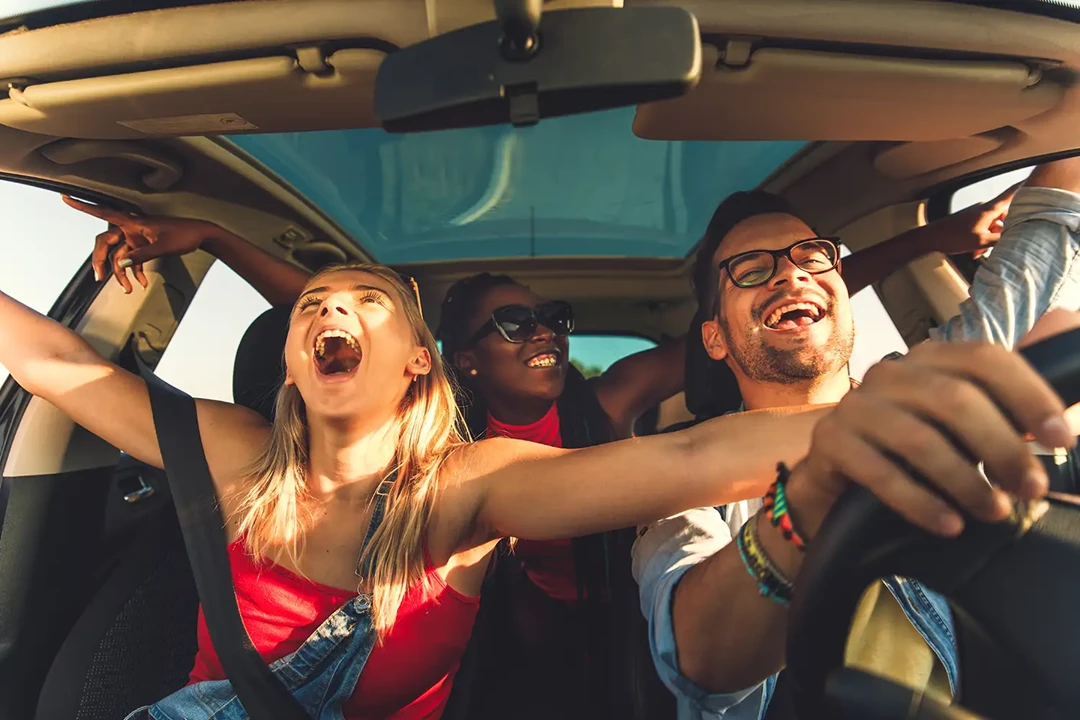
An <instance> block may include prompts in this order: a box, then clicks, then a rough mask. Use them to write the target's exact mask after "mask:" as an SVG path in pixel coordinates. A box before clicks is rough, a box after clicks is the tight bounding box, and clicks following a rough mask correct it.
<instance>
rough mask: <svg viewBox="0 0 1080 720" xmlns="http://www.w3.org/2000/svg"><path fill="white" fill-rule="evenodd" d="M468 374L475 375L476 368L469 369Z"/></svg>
mask: <svg viewBox="0 0 1080 720" xmlns="http://www.w3.org/2000/svg"><path fill="white" fill-rule="evenodd" d="M469 374H470V375H472V376H473V377H476V368H472V369H471V370H469Z"/></svg>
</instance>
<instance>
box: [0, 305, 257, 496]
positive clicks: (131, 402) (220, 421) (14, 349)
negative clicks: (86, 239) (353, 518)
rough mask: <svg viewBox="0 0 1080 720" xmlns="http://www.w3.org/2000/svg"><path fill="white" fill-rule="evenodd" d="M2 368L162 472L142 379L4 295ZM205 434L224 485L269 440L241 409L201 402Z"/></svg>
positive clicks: (250, 414)
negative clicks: (263, 440)
mask: <svg viewBox="0 0 1080 720" xmlns="http://www.w3.org/2000/svg"><path fill="white" fill-rule="evenodd" d="M0 365H3V366H4V367H6V368H7V369H8V371H9V372H10V373H11V375H12V377H14V378H15V380H16V381H17V382H18V383H19V384H20V385H22V387H23V388H25V389H26V390H27V391H28V392H30V393H32V394H34V395H37V396H39V397H41V398H43V399H45V400H47V401H49V402H50V403H52V404H53V405H55V406H56V407H58V408H59V409H60V410H61V411H63V412H64V413H65V414H67V415H68V416H70V417H71V418H72V419H73V420H74V421H75V422H77V423H78V424H79V425H82V426H83V427H84V428H86V429H87V430H89V431H90V432H92V433H94V434H95V435H97V436H99V437H101V438H103V439H104V440H106V441H107V442H109V443H110V444H112V445H114V446H116V447H117V448H119V449H121V450H123V451H124V452H126V453H128V454H129V455H132V456H133V457H136V458H138V459H139V460H142V461H143V462H145V463H147V464H149V465H153V466H155V467H161V466H162V461H161V451H160V449H159V448H158V442H157V436H156V434H155V431H154V420H153V415H152V413H151V410H150V396H149V393H148V391H147V389H146V383H145V382H143V380H142V379H141V378H139V377H137V376H135V375H132V374H131V373H129V372H127V371H126V370H124V369H123V368H121V367H119V366H117V365H115V364H113V363H111V362H109V361H108V360H106V359H105V358H103V357H101V355H99V354H98V353H97V352H96V351H95V350H94V349H93V348H92V347H90V345H89V344H88V343H87V342H86V341H85V340H83V339H82V338H81V337H79V336H78V335H77V334H76V333H74V332H72V331H71V330H69V329H68V328H66V327H64V326H62V325H60V324H59V323H57V322H55V321H53V320H51V319H49V318H47V317H45V316H43V315H41V314H39V313H37V312H35V311H34V310H31V309H30V308H28V307H26V306H25V305H23V304H22V303H20V302H18V301H16V300H15V299H13V298H11V297H9V296H8V295H5V294H4V293H2V292H0ZM197 407H198V413H199V424H200V431H201V433H202V437H203V443H204V445H205V450H206V456H207V460H208V462H209V464H210V469H211V471H212V472H213V474H214V478H215V481H216V482H218V484H219V486H218V490H219V492H220V491H221V490H222V489H223V488H222V483H226V482H227V481H229V480H231V479H232V477H233V476H234V475H235V474H236V472H237V471H238V470H239V469H240V468H241V467H242V466H243V463H245V462H247V461H248V460H249V459H250V457H252V456H253V451H252V450H249V448H253V447H255V448H257V447H258V444H259V443H260V442H261V440H262V438H263V437H265V433H266V426H265V423H264V422H263V421H262V420H261V418H259V417H258V416H257V415H256V414H255V413H253V412H251V411H249V410H247V409H245V408H240V407H237V406H234V405H228V404H226V403H217V402H212V401H207V400H200V401H197Z"/></svg>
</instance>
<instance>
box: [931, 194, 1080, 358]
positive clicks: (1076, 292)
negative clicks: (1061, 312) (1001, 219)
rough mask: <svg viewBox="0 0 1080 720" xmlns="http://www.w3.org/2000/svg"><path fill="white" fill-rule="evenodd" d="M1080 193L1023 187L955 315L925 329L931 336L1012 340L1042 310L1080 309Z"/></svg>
mask: <svg viewBox="0 0 1080 720" xmlns="http://www.w3.org/2000/svg"><path fill="white" fill-rule="evenodd" d="M1078 254H1080V195H1077V194H1076V193H1074V192H1070V191H1068V190H1057V189H1054V188H1046V187H1024V188H1021V189H1020V191H1019V192H1017V193H1016V197H1015V198H1013V201H1012V206H1011V207H1010V209H1009V215H1008V217H1007V218H1006V220H1005V230H1004V232H1003V233H1002V235H1001V240H1000V242H998V244H997V247H995V248H994V251H993V252H992V253H991V254H990V257H989V258H987V260H986V262H984V263H983V264H982V265H981V266H980V267H979V270H978V271H977V272H976V273H975V280H974V282H972V284H971V290H970V297H969V298H968V299H967V300H965V301H964V302H963V303H962V304H961V305H960V314H959V315H957V316H956V317H954V318H952V319H950V320H949V321H948V322H947V323H946V324H945V325H943V326H942V327H939V328H934V329H933V330H931V331H930V338H931V339H932V340H946V341H957V340H983V341H988V342H992V343H996V344H1000V345H1004V346H1005V347H1008V348H1012V347H1015V345H1016V343H1017V342H1018V341H1019V340H1020V338H1021V337H1023V336H1024V335H1025V334H1026V333H1027V332H1028V331H1029V330H1031V328H1032V327H1033V326H1034V325H1035V322H1036V321H1037V320H1038V319H1039V318H1040V317H1042V316H1043V314H1044V313H1046V311H1047V310H1052V309H1055V308H1065V309H1068V310H1078V309H1080V261H1078V260H1080V258H1078Z"/></svg>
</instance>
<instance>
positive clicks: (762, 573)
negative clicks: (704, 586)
mask: <svg viewBox="0 0 1080 720" xmlns="http://www.w3.org/2000/svg"><path fill="white" fill-rule="evenodd" d="M735 544H736V546H737V547H738V548H739V558H740V559H741V560H742V563H743V567H745V568H746V572H747V574H748V575H750V577H752V578H753V579H754V582H755V583H757V586H758V592H759V593H760V594H761V596H762V597H765V598H768V599H769V600H772V601H773V602H775V603H779V604H780V605H784V606H786V605H787V604H788V603H789V602H791V592H792V588H793V585H792V583H791V581H790V580H788V579H787V578H786V577H784V575H783V573H781V572H780V571H779V570H778V569H777V568H776V565H774V564H773V562H772V560H770V559H769V556H768V555H767V554H766V553H765V550H764V549H763V548H762V547H761V540H760V538H758V534H757V517H756V516H755V517H752V518H750V519H749V520H747V521H746V522H745V523H743V526H742V529H741V530H739V534H738V535H737V536H736V538H735Z"/></svg>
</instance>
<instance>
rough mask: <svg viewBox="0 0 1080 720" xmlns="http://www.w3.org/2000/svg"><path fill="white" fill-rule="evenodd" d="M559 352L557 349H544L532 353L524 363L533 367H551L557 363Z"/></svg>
mask: <svg viewBox="0 0 1080 720" xmlns="http://www.w3.org/2000/svg"><path fill="white" fill-rule="evenodd" d="M559 358H560V353H559V352H558V351H557V350H545V351H543V352H540V353H537V354H536V355H533V356H532V357H531V358H529V359H528V360H526V361H525V364H526V365H527V366H529V367H530V368H533V369H539V368H553V367H555V366H556V365H558V364H559Z"/></svg>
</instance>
